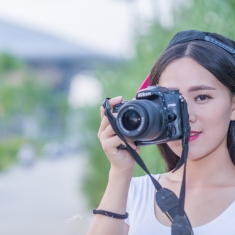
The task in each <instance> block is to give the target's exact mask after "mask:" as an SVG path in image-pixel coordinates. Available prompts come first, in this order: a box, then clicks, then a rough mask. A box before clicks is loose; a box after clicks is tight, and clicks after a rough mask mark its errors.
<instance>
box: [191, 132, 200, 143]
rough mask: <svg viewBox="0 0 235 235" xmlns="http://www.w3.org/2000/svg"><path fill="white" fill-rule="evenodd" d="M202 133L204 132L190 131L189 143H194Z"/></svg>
mask: <svg viewBox="0 0 235 235" xmlns="http://www.w3.org/2000/svg"><path fill="white" fill-rule="evenodd" d="M201 133H202V132H198V131H190V137H189V141H193V140H195V139H197V138H198V137H199V135H200V134H201Z"/></svg>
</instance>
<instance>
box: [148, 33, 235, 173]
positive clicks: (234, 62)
mask: <svg viewBox="0 0 235 235" xmlns="http://www.w3.org/2000/svg"><path fill="white" fill-rule="evenodd" d="M209 35H210V36H212V37H214V38H216V39H218V40H220V41H222V42H224V43H225V44H227V45H229V46H231V47H233V48H234V44H233V43H232V42H231V41H230V40H229V39H227V38H225V37H223V36H221V35H218V34H214V33H210V34H209ZM234 49H235V48H234ZM183 57H189V58H191V59H193V60H194V61H196V62H197V63H198V64H200V65H201V66H203V67H204V68H205V69H207V70H208V71H209V72H211V73H212V74H213V75H214V76H215V77H216V78H217V79H218V80H219V81H220V82H221V83H222V84H223V85H224V86H226V87H227V88H228V90H229V92H230V94H231V97H232V96H233V95H234V94H235V58H234V57H233V56H232V55H231V54H229V53H228V52H226V51H225V50H223V49H222V48H220V47H218V46H216V45H214V44H212V43H210V42H205V41H190V42H186V43H182V44H178V45H175V46H173V47H171V48H170V49H168V50H167V51H165V52H164V53H163V54H162V55H161V56H160V58H159V59H158V60H157V61H156V63H155V64H154V66H153V68H152V71H151V74H150V85H156V84H158V83H159V79H160V76H161V74H162V72H163V71H164V69H165V68H166V66H167V65H168V64H169V63H170V62H172V61H173V60H176V59H179V58H183ZM189 79H190V77H189ZM215 115H216V114H215ZM227 147H228V151H229V155H230V157H231V160H232V162H233V163H234V165H235V153H234V150H235V122H233V121H231V122H230V125H229V130H228V135H227ZM158 148H159V151H160V153H161V154H162V157H163V158H164V160H165V162H166V170H167V171H171V170H173V169H174V168H175V166H176V164H177V162H178V161H179V156H177V155H176V154H175V153H174V152H173V151H172V150H171V149H170V147H169V146H168V145H167V144H159V145H158Z"/></svg>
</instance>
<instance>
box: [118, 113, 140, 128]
mask: <svg viewBox="0 0 235 235" xmlns="http://www.w3.org/2000/svg"><path fill="white" fill-rule="evenodd" d="M122 123H123V126H124V127H125V128H126V129H127V130H129V131H134V130H136V129H137V128H138V127H139V126H140V123H141V117H140V115H139V113H138V112H137V111H135V110H128V111H126V112H125V113H124V114H123V117H122Z"/></svg>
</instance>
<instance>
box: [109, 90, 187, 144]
mask: <svg viewBox="0 0 235 235" xmlns="http://www.w3.org/2000/svg"><path fill="white" fill-rule="evenodd" d="M182 101H185V100H184V98H183V96H182V95H181V94H180V93H179V90H177V89H167V88H166V87H161V86H149V87H148V88H146V89H143V90H141V91H139V92H138V93H137V94H136V99H135V100H131V101H124V102H122V103H120V104H117V105H115V106H114V108H113V113H117V118H116V122H117V128H118V129H119V131H120V132H121V133H122V135H123V136H124V137H125V138H126V139H131V140H133V141H134V142H135V144H136V145H137V146H143V145H150V144H161V143H165V142H169V141H173V140H178V139H182V136H183V123H182V109H181V102H182Z"/></svg>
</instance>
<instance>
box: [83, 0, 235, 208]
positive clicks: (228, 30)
mask: <svg viewBox="0 0 235 235" xmlns="http://www.w3.org/2000/svg"><path fill="white" fill-rule="evenodd" d="M169 7H170V8H171V12H172V13H171V16H170V19H172V22H171V24H170V25H169V24H167V27H164V26H163V24H160V22H159V21H155V22H154V23H153V24H152V25H151V26H150V27H148V28H147V30H145V34H142V35H141V34H140V33H138V31H137V32H136V35H137V37H136V39H135V41H136V46H135V56H134V57H133V58H132V59H130V60H129V61H126V62H125V64H124V65H122V66H121V67H118V68H116V69H113V70H109V69H108V68H102V69H100V70H98V71H97V76H98V78H99V81H100V82H101V85H102V88H103V97H115V96H118V95H122V96H123V98H124V99H127V100H130V99H132V98H133V97H134V96H135V93H136V91H137V90H138V87H139V85H140V84H141V83H142V81H143V79H144V78H145V76H146V75H147V74H148V73H149V72H150V70H151V67H152V66H153V64H154V62H155V61H156V59H157V58H158V57H159V55H160V54H161V53H162V51H163V50H164V49H165V48H166V46H167V44H168V43H169V41H170V40H171V38H172V37H173V35H174V34H175V33H177V32H178V31H182V30H187V29H199V30H202V31H210V32H217V33H221V34H223V35H225V36H228V37H230V38H233V39H235V31H234V30H232V28H233V27H232V26H233V25H234V23H235V14H234V12H235V3H234V1H233V0H228V1H223V0H201V1H196V0H195V1H192V0H184V1H183V0H182V1H169ZM168 19H169V18H168ZM161 22H162V21H161ZM100 102H101V101H100ZM83 111H84V115H85V118H84V123H83V127H82V129H83V132H84V135H83V136H84V144H85V147H86V151H87V152H88V160H89V166H88V169H87V173H86V175H85V177H84V183H83V185H84V191H85V193H86V195H87V198H88V200H89V204H90V206H91V207H96V206H97V205H98V204H99V202H100V199H101V197H102V195H103V192H104V190H105V186H106V183H107V178H108V171H109V162H108V160H107V158H106V156H105V154H104V153H103V151H102V149H101V146H100V143H99V141H98V139H97V131H98V129H99V124H100V114H99V107H98V106H94V107H87V108H86V109H85V110H83ZM140 155H141V156H142V157H143V160H144V161H145V163H146V165H147V166H148V167H149V170H150V172H151V173H159V172H163V171H164V166H163V162H162V160H161V158H160V156H159V154H158V152H157V150H156V146H149V147H144V148H142V150H141V153H140ZM143 174H144V172H143V171H142V170H141V169H140V168H139V167H138V166H136V168H135V172H134V175H143Z"/></svg>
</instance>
